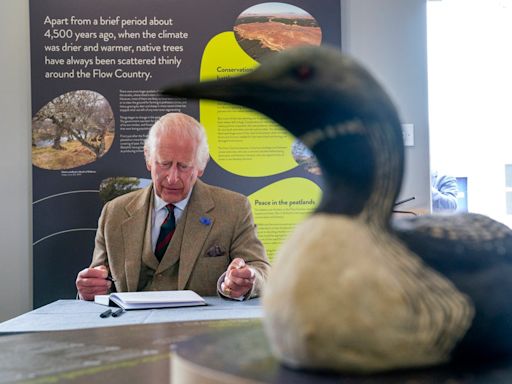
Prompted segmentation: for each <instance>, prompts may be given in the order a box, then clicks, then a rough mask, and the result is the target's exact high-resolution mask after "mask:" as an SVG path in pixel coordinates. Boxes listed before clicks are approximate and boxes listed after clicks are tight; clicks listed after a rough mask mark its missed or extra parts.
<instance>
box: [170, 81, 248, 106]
mask: <svg viewBox="0 0 512 384" xmlns="http://www.w3.org/2000/svg"><path fill="white" fill-rule="evenodd" d="M247 77H248V76H247V75H242V76H239V77H234V78H230V79H222V80H212V81H204V82H201V83H195V84H181V85H175V86H169V87H166V88H165V89H164V90H162V94H164V95H167V96H175V97H184V98H189V99H210V100H217V101H224V102H228V103H233V104H240V105H244V106H247V107H251V106H252V103H251V102H250V101H249V99H253V100H254V95H255V91H256V84H255V83H254V82H252V81H250V79H247Z"/></svg>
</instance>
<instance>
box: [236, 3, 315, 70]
mask: <svg viewBox="0 0 512 384" xmlns="http://www.w3.org/2000/svg"><path fill="white" fill-rule="evenodd" d="M233 29H234V32H235V37H236V40H237V41H238V44H240V46H241V47H242V49H243V50H244V51H245V52H246V53H247V54H248V55H249V56H251V57H252V58H253V59H254V60H256V61H258V62H259V61H260V60H261V58H263V57H264V56H265V55H268V54H271V53H274V52H280V51H282V50H284V49H286V48H291V47H295V46H300V45H320V44H321V42H322V30H321V28H320V26H319V25H318V23H317V21H316V20H315V18H314V17H313V16H311V15H310V14H309V13H307V12H306V11H304V10H302V9H301V8H298V7H296V6H294V5H290V4H285V3H263V4H258V5H255V6H253V7H250V8H248V9H246V10H245V11H244V12H242V13H241V14H240V16H238V18H237V20H236V23H235V26H234V28H233Z"/></svg>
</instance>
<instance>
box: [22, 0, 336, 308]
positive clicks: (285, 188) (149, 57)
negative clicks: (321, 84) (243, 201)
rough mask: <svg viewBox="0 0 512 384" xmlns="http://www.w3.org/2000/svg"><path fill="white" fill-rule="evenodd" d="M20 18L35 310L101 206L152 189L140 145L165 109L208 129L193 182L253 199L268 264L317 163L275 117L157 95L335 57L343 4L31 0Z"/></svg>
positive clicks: (61, 294)
mask: <svg viewBox="0 0 512 384" xmlns="http://www.w3.org/2000/svg"><path fill="white" fill-rule="evenodd" d="M30 23H31V32H30V34H31V64H32V164H33V276H34V281H33V290H34V296H33V297H34V306H35V307H39V306H41V305H44V304H46V303H48V302H51V301H53V300H56V299H59V298H70V297H74V296H75V294H76V291H75V278H76V274H77V272H78V271H79V270H81V269H83V268H84V267H86V266H87V265H89V263H90V260H91V255H92V250H93V247H94V235H95V231H96V227H97V220H98V217H99V214H100V211H101V208H102V205H103V204H104V202H105V201H108V200H109V199H111V198H113V197H115V196H117V195H119V194H122V193H126V192H128V191H131V190H134V189H137V188H141V187H143V186H146V185H147V184H148V183H149V182H150V180H149V179H150V175H149V173H148V171H147V170H146V166H145V162H144V156H143V142H144V138H145V136H146V134H147V132H148V130H149V128H150V127H151V126H152V124H153V123H154V122H155V121H156V120H157V119H158V118H159V117H160V116H161V115H163V114H165V113H168V112H184V113H187V114H190V115H192V116H194V117H195V118H197V119H198V120H200V121H201V123H202V124H203V125H204V126H205V128H206V131H207V134H208V141H209V145H210V152H211V160H210V162H209V164H208V167H207V168H206V171H205V174H204V175H203V177H202V180H203V181H205V182H207V183H210V184H214V185H218V186H221V187H225V188H229V189H231V190H234V191H238V192H240V193H243V194H245V195H246V196H248V197H249V200H250V202H251V204H252V208H253V213H254V217H255V221H256V224H257V226H258V234H259V237H260V239H261V240H262V242H263V244H264V245H265V248H266V250H267V253H268V255H269V257H270V259H271V260H272V258H273V257H274V255H275V252H276V250H277V248H278V247H279V244H280V243H281V242H282V240H283V239H284V237H285V236H287V234H288V233H289V232H290V230H291V229H293V227H294V226H295V225H296V223H298V222H299V221H301V220H303V219H304V217H305V216H307V215H308V214H309V213H310V212H311V211H312V210H313V209H314V208H315V207H316V205H317V204H318V203H319V199H320V197H321V193H322V192H321V187H322V179H321V175H320V172H319V169H318V166H317V164H316V162H315V159H314V157H313V156H312V154H311V153H310V152H309V151H308V150H307V149H306V148H304V146H303V145H302V144H301V143H300V142H298V141H296V140H295V139H294V138H293V137H292V136H290V135H289V134H288V133H287V132H286V131H284V130H283V129H282V128H280V127H279V126H277V125H276V124H275V123H274V122H272V121H270V120H269V119H267V118H265V117H263V116H262V115H260V114H257V113H255V112H252V111H249V110H246V109H242V108H241V107H235V106H231V105H228V104H223V103H217V102H211V101H210V102H207V101H200V102H198V101H191V100H186V99H179V98H164V97H162V96H161V95H160V90H161V89H162V88H164V87H165V86H167V85H170V84H176V83H179V82H187V81H193V82H197V81H201V80H205V79H219V78H225V77H231V76H238V75H241V74H243V73H247V72H249V71H251V70H252V69H254V68H255V67H257V66H258V65H259V62H260V61H261V60H263V59H264V57H265V56H267V55H270V54H273V53H275V52H278V51H281V50H283V49H286V48H289V47H293V46H297V45H303V44H313V45H319V44H328V45H332V46H335V47H338V48H340V49H341V11H340V2H339V0H322V1H321V2H320V1H315V0H293V1H287V2H286V3H277V2H270V3H269V2H267V3H265V2H261V1H252V0H217V1H210V0H146V1H144V2H140V1H136V0H113V1H109V2H104V1H99V0H75V1H72V2H70V1H66V0H31V1H30Z"/></svg>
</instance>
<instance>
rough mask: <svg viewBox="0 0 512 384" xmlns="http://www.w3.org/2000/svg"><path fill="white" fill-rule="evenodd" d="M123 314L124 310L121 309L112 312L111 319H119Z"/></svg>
mask: <svg viewBox="0 0 512 384" xmlns="http://www.w3.org/2000/svg"><path fill="white" fill-rule="evenodd" d="M123 312H124V309H123V308H119V309H118V310H117V311H115V312H113V313H112V317H119V316H121V315H122V314H123Z"/></svg>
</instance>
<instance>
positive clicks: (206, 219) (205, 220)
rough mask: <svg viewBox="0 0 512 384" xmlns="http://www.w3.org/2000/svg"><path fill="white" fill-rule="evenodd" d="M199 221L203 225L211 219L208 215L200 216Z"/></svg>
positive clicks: (207, 223)
mask: <svg viewBox="0 0 512 384" xmlns="http://www.w3.org/2000/svg"><path fill="white" fill-rule="evenodd" d="M199 222H200V223H201V224H203V225H210V224H211V223H212V220H211V219H210V218H209V217H206V216H201V218H200V219H199Z"/></svg>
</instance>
